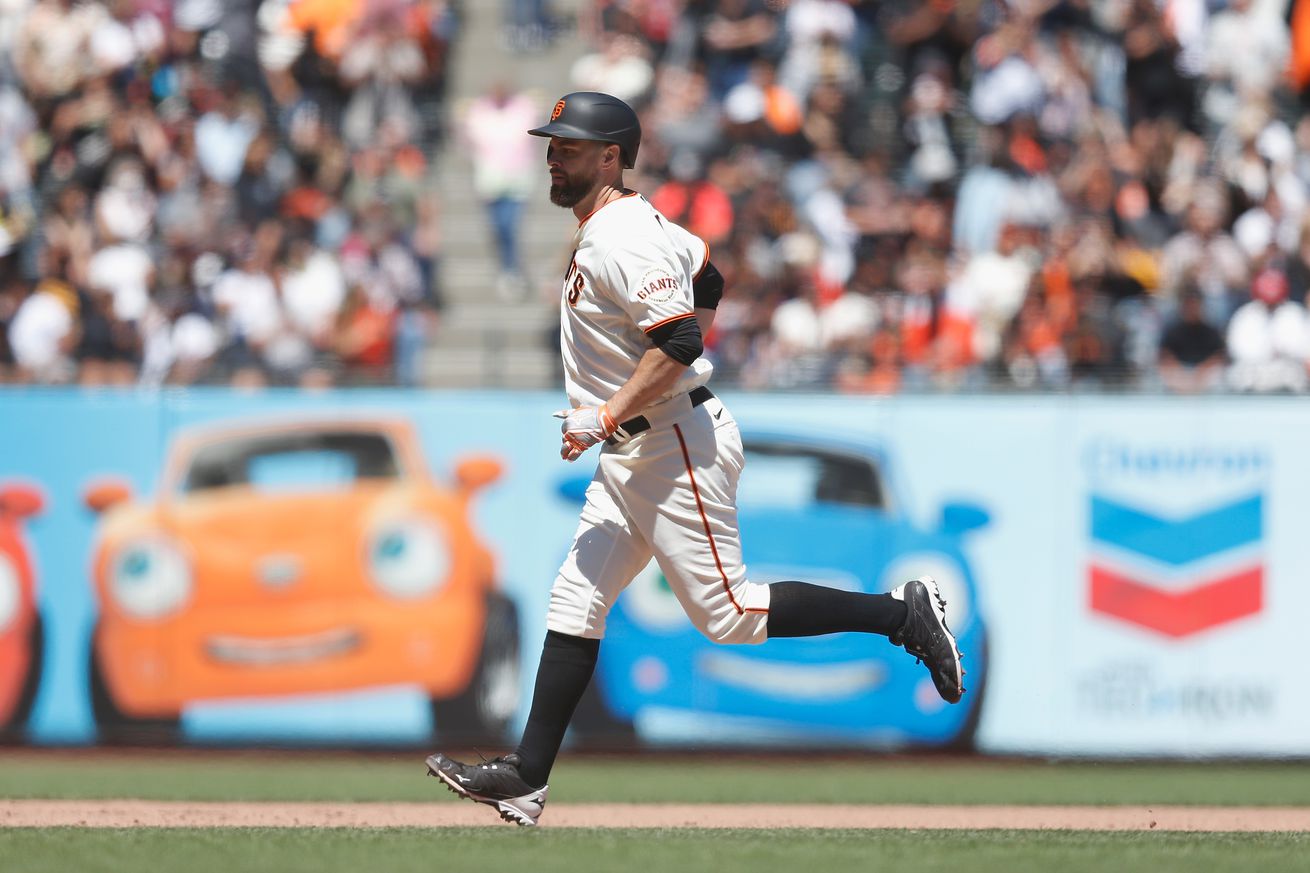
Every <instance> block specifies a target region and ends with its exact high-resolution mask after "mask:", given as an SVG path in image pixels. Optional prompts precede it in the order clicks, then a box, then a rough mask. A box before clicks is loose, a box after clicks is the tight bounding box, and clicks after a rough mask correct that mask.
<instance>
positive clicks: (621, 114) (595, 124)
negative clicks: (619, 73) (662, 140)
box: [528, 91, 641, 170]
mask: <svg viewBox="0 0 1310 873" xmlns="http://www.w3.org/2000/svg"><path fill="white" fill-rule="evenodd" d="M528 133H530V134H532V135H533V136H562V137H565V138H566V139H590V140H597V141H599V142H612V143H614V144H615V145H617V146H618V147H619V156H620V157H621V158H622V159H623V166H624V167H625V168H626V169H629V170H630V169H632V167H633V165H634V164H636V163H637V149H638V148H640V147H641V122H639V121H637V113H635V112H633V111H632V107H631V106H629V105H628V104H626V103H624V102H623V101H622V100H620V99H619V98H617V97H612V96H610V95H609V94H601V93H599V92H597V91H574V92H573V93H572V94H565V95H564V96H563V97H561V98H559V100H558V101H556V103H555V108H554V109H553V110H552V111H551V113H550V121H548V122H546V123H545V124H543V125H542V126H541V127H534V128H533V129H532V130H529V131H528Z"/></svg>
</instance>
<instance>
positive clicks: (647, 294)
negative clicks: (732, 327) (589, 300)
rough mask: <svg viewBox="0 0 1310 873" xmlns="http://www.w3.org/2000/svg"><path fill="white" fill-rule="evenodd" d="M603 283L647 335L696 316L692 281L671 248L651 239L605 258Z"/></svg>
mask: <svg viewBox="0 0 1310 873" xmlns="http://www.w3.org/2000/svg"><path fill="white" fill-rule="evenodd" d="M601 280H602V282H603V283H604V286H605V289H606V290H607V291H608V293H610V294H611V295H613V297H614V299H615V301H616V302H617V303H618V304H619V305H620V306H622V307H623V308H624V309H625V310H626V311H627V313H628V315H629V316H631V317H632V320H633V322H634V323H635V324H636V325H637V327H639V328H641V330H642V331H644V332H645V333H647V334H649V333H650V332H651V331H652V330H654V329H656V328H658V327H660V326H661V325H666V324H672V323H673V322H675V321H677V320H678V319H682V318H695V317H696V313H695V312H694V306H693V301H692V288H691V278H690V276H689V275H688V273H687V268H686V266H685V265H684V264H683V262H682V259H681V258H679V257H678V255H677V253H676V252H674V251H673V250H672V247H666V246H662V245H660V244H659V243H657V242H655V241H651V240H635V241H633V242H631V243H629V244H627V245H624V246H621V247H619V248H617V249H616V250H615V251H613V252H611V253H610V256H609V257H608V258H606V260H605V263H604V264H603V265H602V267H601Z"/></svg>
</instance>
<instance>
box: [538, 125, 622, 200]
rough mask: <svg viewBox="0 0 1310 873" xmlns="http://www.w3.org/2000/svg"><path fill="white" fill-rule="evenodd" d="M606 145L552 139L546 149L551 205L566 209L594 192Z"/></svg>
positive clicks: (597, 183) (599, 179) (598, 181)
mask: <svg viewBox="0 0 1310 873" xmlns="http://www.w3.org/2000/svg"><path fill="white" fill-rule="evenodd" d="M607 148H609V145H608V144H606V143H601V142H590V141H587V140H576V139H561V138H552V139H551V142H550V146H549V148H548V149H547V150H546V163H547V165H548V166H549V167H550V202H551V203H554V204H555V205H556V206H562V207H564V208H565V209H571V208H573V207H574V206H577V205H578V204H579V203H581V202H582V201H583V200H584V199H585V198H586V197H587V195H588V194H590V193H591V192H592V191H594V190H596V188H597V187H598V186H599V184H600V181H601V178H600V175H601V164H602V156H603V154H604V152H605V149H607Z"/></svg>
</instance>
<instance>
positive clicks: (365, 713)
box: [0, 390, 1310, 756]
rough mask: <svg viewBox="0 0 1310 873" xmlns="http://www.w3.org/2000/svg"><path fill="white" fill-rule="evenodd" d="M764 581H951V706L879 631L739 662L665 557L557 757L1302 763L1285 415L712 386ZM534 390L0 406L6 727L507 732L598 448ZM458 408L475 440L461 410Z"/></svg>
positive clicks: (1294, 430) (606, 647) (1308, 496)
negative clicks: (594, 746)
mask: <svg viewBox="0 0 1310 873" xmlns="http://www.w3.org/2000/svg"><path fill="white" fill-rule="evenodd" d="M725 399H726V402H727V404H728V405H729V407H730V408H731V409H732V411H733V413H734V415H735V416H736V418H737V419H738V421H739V422H740V424H741V428H742V431H743V437H744V440H743V441H744V444H745V448H746V456H747V463H746V468H745V472H744V473H743V476H742V480H741V486H740V491H739V507H740V526H741V533H742V540H743V553H744V556H745V559H746V563H747V567H748V571H749V573H750V574H751V576H752V577H753V578H755V579H757V580H760V581H777V580H783V579H799V580H802V581H808V582H814V583H818V584H822V585H830V586H836V587H840V588H845V589H848V590H858V591H869V592H876V591H885V590H888V589H890V588H892V587H894V586H895V585H898V584H900V583H901V582H903V581H905V580H906V579H908V578H911V577H913V576H917V575H920V574H923V573H928V574H931V575H933V576H934V577H936V578H937V579H938V580H939V582H940V584H941V587H942V590H943V592H944V593H945V596H946V598H947V600H948V614H949V617H950V621H951V623H952V627H953V629H954V630H955V631H956V633H957V635H958V636H959V639H960V645H961V649H962V651H963V652H964V655H965V666H966V667H967V669H968V671H969V674H968V676H967V677H966V683H965V684H966V687H967V688H968V693H966V695H965V697H964V700H963V701H962V702H961V703H960V704H957V705H954V706H948V705H945V704H943V703H942V702H941V700H940V699H939V698H938V697H937V695H936V693H935V691H934V690H933V688H932V683H931V681H930V680H929V678H928V675H927V672H926V670H924V668H923V667H922V666H920V665H917V664H915V662H914V659H913V658H911V657H909V656H907V655H906V654H905V652H904V651H902V650H900V649H898V648H895V647H893V646H891V645H890V643H888V641H887V640H885V639H883V638H879V637H871V636H863V635H855V634H838V635H832V636H827V637H821V638H816V639H795V640H793V639H782V640H772V641H768V642H766V643H765V644H763V645H760V646H752V647H726V646H718V645H714V644H712V643H710V642H709V641H708V640H705V639H703V638H702V637H700V635H699V634H698V633H696V632H695V631H694V629H693V628H692V627H691V625H690V623H689V622H688V621H687V620H686V618H685V616H683V615H682V612H681V609H680V607H679V605H678V604H677V601H676V599H675V598H674V597H673V595H672V592H671V591H670V590H669V588H668V586H667V583H665V582H664V580H663V577H662V574H661V573H660V570H659V568H658V567H657V566H655V565H652V566H650V567H648V568H647V569H646V570H645V571H644V572H643V573H641V574H639V575H638V577H637V579H636V580H634V582H633V583H632V585H631V586H630V588H629V589H628V590H627V591H626V592H625V593H624V595H623V596H622V597H621V598H620V600H619V603H618V605H617V606H616V607H615V610H614V612H613V613H612V614H611V615H610V619H609V622H608V628H609V632H608V635H607V638H606V640H605V642H604V643H603V645H602V647H601V659H600V663H599V666H598V668H597V674H596V679H595V681H594V682H593V685H592V690H591V692H590V693H589V695H588V697H587V699H586V700H585V701H584V704H583V706H582V707H581V708H580V710H579V714H578V718H577V722H576V725H575V727H576V731H575V732H574V734H573V735H572V738H571V742H577V743H588V742H606V743H608V744H611V745H612V744H614V743H615V742H621V743H622V742H627V743H637V744H646V745H654V746H667V745H700V746H709V745H722V744H728V745H736V746H741V745H750V746H771V745H772V746H777V747H780V748H788V749H794V748H796V747H797V745H798V744H807V745H810V746H819V745H835V746H843V747H850V746H861V747H870V748H902V747H907V746H914V747H929V748H940V747H970V746H973V747H976V748H979V749H981V750H983V751H994V752H1000V753H1020V754H1048V753H1057V754H1076V755H1113V756H1122V755H1216V754H1219V755H1276V754H1298V755H1305V754H1310V730H1307V728H1306V725H1310V703H1307V702H1306V701H1305V699H1304V696H1303V695H1301V694H1300V693H1299V689H1297V688H1296V687H1295V684H1294V683H1292V682H1289V681H1288V680H1287V678H1286V671H1285V670H1284V669H1282V667H1281V666H1280V665H1283V664H1292V663H1299V660H1300V652H1299V650H1298V645H1297V643H1298V640H1299V639H1300V638H1301V637H1302V636H1303V635H1304V628H1303V627H1302V625H1303V624H1304V621H1303V616H1305V615H1307V614H1310V586H1308V585H1307V584H1306V580H1307V575H1308V573H1310V537H1307V536H1306V535H1305V530H1304V528H1305V521H1304V520H1305V519H1307V518H1310V489H1307V488H1306V487H1305V483H1307V482H1310V453H1307V452H1306V451H1305V450H1304V447H1303V443H1304V439H1303V437H1302V436H1301V435H1303V434H1305V433H1310V411H1307V410H1304V409H1302V407H1301V405H1300V404H1299V403H1298V402H1297V401H1295V400H1291V399H1278V398H1274V399H1259V400H1258V399H1250V398H1223V399H1218V398H1192V399H1177V398H1175V399H1160V398H1153V399H1147V398H1096V397H1080V398H1073V397H1047V398H1032V397H973V398H969V397H924V398H896V399H874V398H859V399H851V398H843V397H795V396H791V397H787V398H786V399H785V402H784V401H783V400H781V399H779V398H777V397H771V396H767V395H735V396H734V395H729V396H727V397H726V398H725ZM558 404H559V400H558V397H557V396H556V395H555V394H553V393H532V394H507V393H458V392H452V393H419V392H404V391H360V392H328V393H320V394H313V393H301V392H281V391H269V392H264V393H257V394H245V393H239V392H229V391H225V390H201V391H189V392H181V393H161V394H153V395H147V394H114V393H103V394H102V393H84V392H76V391H22V392H11V393H4V394H0V421H3V427H0V731H3V732H4V733H5V735H6V736H7V737H9V738H11V739H14V738H18V739H26V740H27V741H30V742H37V743H89V742H106V741H115V740H117V739H123V738H129V737H133V736H145V737H148V738H149V739H150V740H151V741H156V742H200V743H208V742H223V743H229V742H266V741H276V742H296V743H331V744H342V743H347V744H367V743H389V744H395V743H405V744H415V745H423V744H427V743H430V742H432V741H433V740H434V739H441V738H443V737H444V738H459V739H460V740H464V741H477V742H481V743H487V744H492V743H497V742H503V741H507V740H508V739H509V738H512V737H514V736H515V735H516V734H517V732H518V730H519V729H520V728H521V726H522V723H523V720H524V718H525V717H526V703H527V700H528V696H529V694H530V692H531V685H532V681H533V677H534V671H535V667H536V659H537V655H538V653H539V652H540V650H541V641H542V638H543V636H544V633H545V614H546V607H547V603H548V598H549V590H550V586H551V583H552V581H553V579H554V575H555V572H556V569H557V568H558V566H559V564H560V562H561V561H562V560H563V557H564V555H565V552H566V550H567V548H568V546H569V542H570V539H571V537H572V535H573V532H574V530H575V528H576V526H577V513H578V509H579V499H580V495H581V492H582V489H583V488H584V487H585V484H586V482H587V480H588V479H589V478H590V476H591V473H592V470H593V469H594V463H595V461H594V457H584V459H583V460H581V461H579V462H578V463H577V464H573V465H570V464H566V463H564V462H562V461H560V459H559V458H558V454H557V446H558V439H559V436H558V422H557V421H556V420H554V419H553V418H552V417H551V412H552V411H553V410H554V409H555V408H557V407H558ZM470 416H474V417H476V418H477V420H478V422H479V427H478V428H477V432H476V433H472V432H470V431H469V430H468V429H467V428H464V427H461V426H458V423H459V422H464V421H467V420H469V417H470Z"/></svg>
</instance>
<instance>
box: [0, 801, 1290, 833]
mask: <svg viewBox="0 0 1310 873" xmlns="http://www.w3.org/2000/svg"><path fill="white" fill-rule="evenodd" d="M542 824H543V825H544V826H549V827H565V828H568V827H601V828H785V827H800V828H866V829H877V828H883V829H886V828H947V829H967V830H974V829H1015V828H1033V829H1039V830H1051V829H1058V830H1089V831H1121V830H1122V831H1138V830H1153V829H1154V830H1165V831H1310V808H1303V807H1266V808H1252V807H1240V808H1239V807H1182V806H1173V807H1145V806H828V805H818V804H811V805H781V804H739V805H725V804H698V805H675V804H626V803H607V804H564V803H561V804H557V805H555V806H551V807H549V808H548V809H547V811H546V814H545V816H544V817H543V819H542ZM57 826H72V827H92V828H125V827H126V828H130V827H161V828H171V827H187V828H205V827H318V828H376V827H477V826H487V827H506V825H504V824H502V823H501V822H500V820H499V819H498V818H497V817H496V816H495V814H494V813H493V812H492V811H491V810H489V809H483V808H481V807H478V806H476V805H474V804H471V803H467V802H465V803H457V802H440V803H193V802H186V803H162V802H157V801H142V800H99V801H88V800H0V828H13V827H57Z"/></svg>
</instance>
